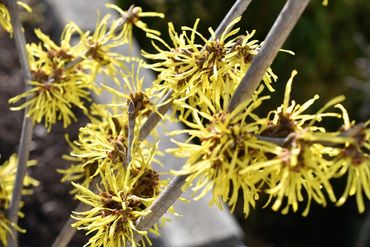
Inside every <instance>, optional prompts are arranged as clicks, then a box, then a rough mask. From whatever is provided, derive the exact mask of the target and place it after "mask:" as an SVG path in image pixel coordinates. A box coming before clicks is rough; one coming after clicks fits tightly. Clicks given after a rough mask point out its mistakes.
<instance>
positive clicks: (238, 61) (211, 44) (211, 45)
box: [143, 17, 277, 118]
mask: <svg viewBox="0 0 370 247" xmlns="http://www.w3.org/2000/svg"><path fill="white" fill-rule="evenodd" d="M239 21H240V17H239V18H237V19H235V20H234V21H232V22H231V23H230V24H229V25H228V27H227V28H226V30H225V32H224V33H223V34H222V35H221V37H220V38H217V37H216V35H215V33H214V31H213V30H212V29H211V28H210V29H209V31H210V33H211V36H212V39H211V40H207V39H205V38H204V37H203V36H202V35H201V34H200V33H198V32H197V31H196V29H197V25H198V23H199V19H198V20H197V21H196V22H195V24H194V27H193V28H189V27H183V28H182V30H183V32H182V33H181V34H180V35H179V34H177V32H176V31H175V30H174V27H173V25H172V23H169V34H170V37H171V39H172V42H173V46H174V47H173V48H171V47H170V46H169V45H167V44H166V43H165V42H164V41H163V40H162V39H161V38H159V37H157V36H154V35H152V34H148V36H149V37H151V38H152V39H153V42H152V43H153V46H154V47H155V48H156V49H157V50H158V52H159V53H158V54H148V53H146V52H144V54H143V55H144V56H145V57H146V58H149V59H154V60H162V61H161V62H157V63H154V64H151V65H147V66H146V67H148V68H151V69H153V70H155V71H158V72H160V74H159V76H158V79H157V80H156V81H155V82H154V87H155V88H156V91H158V92H160V94H161V95H163V94H164V93H166V92H167V91H168V90H170V89H172V90H173V91H174V93H173V96H172V97H173V99H177V98H180V99H183V100H189V104H190V105H191V106H193V107H196V106H198V107H199V108H200V109H201V111H203V112H207V111H208V108H207V107H208V104H205V101H206V100H205V98H208V99H210V100H211V101H212V103H213V104H214V105H217V106H218V107H219V108H221V106H220V104H221V102H222V101H223V102H224V105H226V104H227V102H228V101H229V99H230V97H231V96H232V95H233V93H234V91H235V89H236V88H237V86H238V85H239V83H240V81H241V79H242V78H243V77H244V75H245V73H246V72H247V70H248V68H249V67H250V64H251V62H252V61H253V58H254V56H255V55H256V54H258V50H259V47H260V46H261V45H260V44H258V43H257V42H258V41H257V40H251V38H252V36H253V34H254V31H253V32H252V33H248V32H247V34H246V35H239V36H236V37H234V38H231V39H229V38H230V37H231V36H233V35H235V34H237V33H238V31H239V28H237V29H234V30H230V29H231V27H232V26H233V25H234V24H236V23H237V22H239ZM188 32H189V33H190V34H189V33H188ZM189 35H190V37H189ZM196 35H197V36H199V37H200V38H201V39H202V40H203V41H204V44H202V45H200V44H196V43H195V38H196ZM228 39H229V40H228ZM154 40H156V41H159V42H161V43H162V44H163V45H164V46H165V47H166V48H167V49H168V51H165V50H162V49H161V48H160V47H159V46H157V45H156V44H155V43H154ZM276 79H277V76H276V75H274V74H273V72H272V70H271V69H270V68H269V69H268V70H267V71H266V73H265V75H264V77H263V81H264V82H265V84H266V85H267V87H268V88H269V89H270V90H271V91H273V88H272V87H271V85H270V83H271V82H272V80H276ZM200 94H203V95H204V96H205V97H201V95H200ZM174 108H175V109H181V107H180V106H179V105H178V104H177V103H176V101H174ZM188 114H190V112H189V113H188ZM181 116H182V117H184V118H186V116H187V114H185V113H183V111H181Z"/></svg>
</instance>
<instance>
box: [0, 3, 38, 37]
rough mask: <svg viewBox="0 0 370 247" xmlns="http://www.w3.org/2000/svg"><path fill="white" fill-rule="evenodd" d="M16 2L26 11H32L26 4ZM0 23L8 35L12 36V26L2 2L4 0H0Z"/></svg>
mask: <svg viewBox="0 0 370 247" xmlns="http://www.w3.org/2000/svg"><path fill="white" fill-rule="evenodd" d="M17 4H18V5H20V6H22V7H23V8H25V9H26V10H27V11H28V12H32V9H31V8H30V6H28V5H27V4H25V3H23V2H20V1H17ZM0 25H1V26H2V27H3V28H4V29H5V31H7V32H8V33H10V37H12V36H13V27H12V24H11V23H10V14H9V10H8V8H7V6H6V4H5V2H4V0H0Z"/></svg>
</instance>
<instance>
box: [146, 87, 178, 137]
mask: <svg viewBox="0 0 370 247" xmlns="http://www.w3.org/2000/svg"><path fill="white" fill-rule="evenodd" d="M172 94H173V90H172V89H170V90H168V92H167V93H166V95H165V96H164V97H163V98H162V100H161V101H160V102H159V104H162V103H164V102H166V101H168V100H170V99H171V97H172ZM172 103H173V100H171V101H169V102H168V103H166V104H164V105H161V106H160V107H158V109H157V111H158V112H159V113H160V114H162V115H164V114H165V113H166V112H167V111H168V110H169V109H170V108H171V107H172ZM160 120H161V117H160V116H159V115H158V113H156V112H152V113H151V114H150V115H149V117H148V119H147V120H146V122H145V123H144V124H143V126H141V129H140V134H139V141H144V140H145V139H146V137H147V136H148V135H149V134H150V132H151V131H152V130H153V129H154V128H155V126H157V124H158V122H159V121H160Z"/></svg>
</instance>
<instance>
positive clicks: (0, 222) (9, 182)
mask: <svg viewBox="0 0 370 247" xmlns="http://www.w3.org/2000/svg"><path fill="white" fill-rule="evenodd" d="M36 163H37V162H36V160H31V161H28V162H27V166H32V165H36ZM17 165H18V157H17V154H12V155H11V156H10V158H9V160H7V161H5V163H4V164H3V165H2V166H0V240H1V241H2V243H3V245H4V246H7V233H10V234H11V235H12V237H13V238H14V235H13V230H12V229H11V226H12V227H14V228H15V229H16V230H17V231H19V232H23V233H24V232H26V231H25V230H23V229H21V228H20V227H19V226H18V225H17V224H15V223H13V222H10V221H9V220H8V219H7V218H6V210H7V209H8V208H9V202H10V200H11V197H12V193H13V186H14V180H15V175H16V172H17ZM38 184H39V182H38V181H36V180H35V179H33V178H31V177H29V176H27V175H26V176H25V178H24V181H23V185H24V186H29V185H33V186H37V185H38ZM32 192H33V191H32V190H30V189H23V190H22V194H23V195H29V194H32ZM18 216H20V217H24V214H23V213H22V212H20V211H18Z"/></svg>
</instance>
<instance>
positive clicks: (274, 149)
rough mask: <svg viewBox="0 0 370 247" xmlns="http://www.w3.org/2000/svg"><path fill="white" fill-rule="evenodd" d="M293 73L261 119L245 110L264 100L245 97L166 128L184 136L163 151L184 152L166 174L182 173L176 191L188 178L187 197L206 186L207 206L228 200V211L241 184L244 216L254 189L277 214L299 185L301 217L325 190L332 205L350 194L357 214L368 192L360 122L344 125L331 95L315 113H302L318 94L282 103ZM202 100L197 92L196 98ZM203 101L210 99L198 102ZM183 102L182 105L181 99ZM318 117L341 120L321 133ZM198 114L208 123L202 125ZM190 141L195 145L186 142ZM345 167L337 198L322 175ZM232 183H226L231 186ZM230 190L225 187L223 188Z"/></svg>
mask: <svg viewBox="0 0 370 247" xmlns="http://www.w3.org/2000/svg"><path fill="white" fill-rule="evenodd" d="M295 75H296V72H295V71H294V72H293V73H292V77H291V79H290V80H289V81H288V83H287V86H286V92H285V97H284V102H283V104H282V106H281V107H279V108H278V109H277V110H275V111H272V112H270V113H269V114H268V116H267V117H266V118H260V117H258V116H256V115H255V114H253V112H252V111H253V110H254V109H255V108H257V107H258V106H259V105H260V104H261V103H262V101H263V100H264V99H266V96H265V97H258V93H259V92H260V91H261V89H260V90H259V91H258V92H256V93H255V95H254V96H253V99H250V100H249V101H246V102H245V103H243V104H242V105H240V106H239V107H238V108H236V109H235V110H234V111H233V112H227V111H225V110H224V109H220V108H219V106H217V105H209V106H208V108H209V109H211V111H212V113H211V114H207V113H205V112H201V111H198V110H197V109H195V108H193V107H191V106H185V105H184V106H183V107H187V108H188V109H190V111H191V112H192V117H193V119H194V120H195V122H194V123H190V122H188V121H187V120H184V119H183V120H182V121H183V122H184V123H185V124H187V125H188V126H190V127H192V128H193V130H183V131H174V132H172V134H178V133H183V132H186V133H189V134H190V138H189V140H188V141H187V142H186V143H177V144H178V145H179V148H175V149H170V150H168V152H173V153H174V154H175V155H176V156H179V157H189V159H188V161H187V162H186V164H185V165H184V167H183V169H182V170H181V171H172V173H173V174H175V175H189V176H188V178H187V180H186V181H187V182H186V184H185V186H184V188H183V189H185V188H187V187H188V186H190V185H191V184H192V182H193V181H194V180H195V179H196V178H199V180H197V182H196V185H195V186H194V187H193V190H194V193H196V192H197V191H199V190H200V189H203V191H202V192H201V193H200V194H199V195H198V196H197V197H196V198H195V199H198V198H200V197H202V196H204V195H205V194H206V193H207V192H208V191H211V190H212V194H213V197H212V200H211V204H213V203H216V204H217V205H218V206H219V207H220V208H222V204H221V201H224V202H228V205H230V206H232V208H231V211H233V210H234V208H235V203H236V201H237V198H238V190H239V189H242V191H243V197H244V213H245V215H246V217H247V216H248V213H249V210H250V205H252V206H254V205H255V200H257V199H258V198H259V197H260V193H261V192H265V193H267V194H268V195H269V199H268V202H267V204H270V203H272V209H273V210H275V211H277V210H279V209H280V207H281V205H282V204H283V201H284V198H287V200H286V201H287V205H286V207H285V208H284V209H283V211H282V213H283V214H286V213H288V211H289V208H290V206H292V208H293V211H294V212H296V211H297V210H298V205H299V202H302V201H303V200H304V197H303V190H305V193H306V194H307V206H306V209H305V210H304V211H303V212H302V214H303V215H304V216H306V215H307V214H308V212H309V208H310V204H311V201H312V200H314V201H316V202H317V203H319V204H322V205H323V206H325V205H326V198H325V193H324V191H323V190H325V191H326V193H327V195H328V196H329V198H330V200H331V201H332V202H336V205H337V206H340V205H342V204H343V203H344V202H345V200H346V198H347V197H348V196H349V195H354V194H356V199H357V205H358V209H359V212H363V211H364V202H363V195H362V191H364V192H365V194H366V196H367V197H368V198H369V199H370V197H369V195H370V194H369V189H368V181H369V174H370V173H369V169H370V166H369V161H368V160H369V159H368V154H367V153H366V152H367V151H366V150H365V149H369V148H370V145H369V144H368V141H369V138H368V137H369V130H367V129H366V128H365V126H367V125H368V123H365V124H358V125H355V124H354V123H353V122H352V123H351V122H350V121H349V118H348V114H347V112H346V110H345V109H344V107H343V106H342V105H340V104H338V103H339V102H341V101H343V100H344V97H343V96H339V97H336V98H334V99H333V100H331V101H329V102H328V103H327V104H326V105H325V106H324V107H323V108H321V109H320V110H319V111H318V112H317V113H315V114H305V111H306V110H307V109H308V108H309V106H311V105H312V104H313V103H314V101H315V100H316V99H318V96H317V95H316V96H315V97H314V98H313V99H311V100H309V101H307V102H306V103H304V104H302V105H299V104H296V103H295V101H292V103H291V104H289V101H290V97H289V95H290V91H291V86H292V80H293V77H294V76H295ZM201 96H202V97H203V98H204V99H207V97H206V96H205V95H201ZM205 102H208V103H209V104H210V103H211V102H210V101H207V100H205ZM184 104H185V103H184ZM330 106H336V107H338V108H340V109H341V110H342V114H340V113H333V112H326V110H327V108H329V107H330ZM325 117H339V118H343V119H344V125H343V126H342V127H341V128H340V129H339V130H338V131H335V132H328V131H326V130H325V129H324V128H323V127H320V126H316V124H315V123H318V122H320V121H321V120H322V119H323V118H325ZM201 118H203V119H206V120H207V121H208V122H209V123H208V124H206V125H203V123H202V121H201ZM194 138H198V139H199V140H200V144H199V145H198V144H190V143H188V142H189V141H190V140H192V139H194ZM347 171H348V174H349V175H348V182H347V187H346V189H345V191H344V193H343V196H342V197H341V198H340V199H339V200H337V199H336V196H335V194H334V191H333V189H332V186H331V184H330V179H332V178H336V177H341V176H343V175H344V174H345V173H346V172H347ZM231 185H232V186H231ZM231 188H232V190H231Z"/></svg>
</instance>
